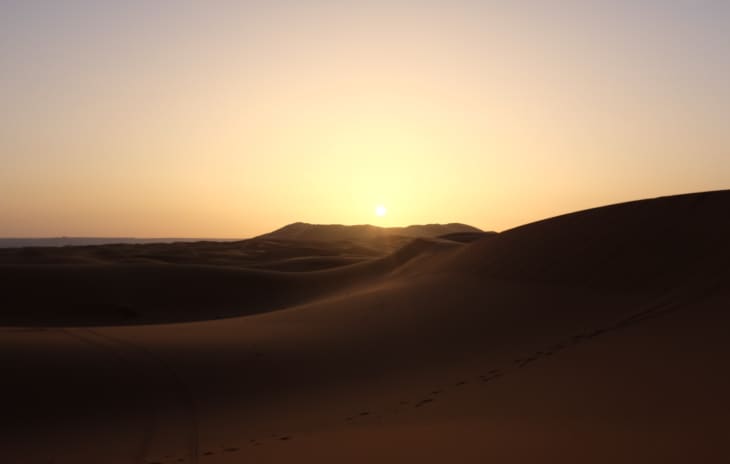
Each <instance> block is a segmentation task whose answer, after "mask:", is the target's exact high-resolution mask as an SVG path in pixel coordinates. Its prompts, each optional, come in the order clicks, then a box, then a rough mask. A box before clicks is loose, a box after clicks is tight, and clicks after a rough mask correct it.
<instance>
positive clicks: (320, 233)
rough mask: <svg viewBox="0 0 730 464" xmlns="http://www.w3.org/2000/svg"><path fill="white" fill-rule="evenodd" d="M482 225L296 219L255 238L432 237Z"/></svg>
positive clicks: (307, 239)
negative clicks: (393, 224) (349, 223)
mask: <svg viewBox="0 0 730 464" xmlns="http://www.w3.org/2000/svg"><path fill="white" fill-rule="evenodd" d="M482 232H483V231H482V230H481V229H477V228H476V227H472V226H469V225H466V224H459V223H450V224H423V225H412V226H407V227H378V226H373V225H369V224H363V225H353V226H346V225H341V224H308V223H305V222H295V223H293V224H289V225H287V226H284V227H282V228H281V229H277V230H275V231H273V232H269V233H268V234H263V235H260V236H258V237H256V239H273V240H301V241H337V240H372V239H377V238H380V237H389V236H390V237H420V238H424V237H427V238H432V237H440V236H443V235H450V234H464V233H471V234H474V233H482Z"/></svg>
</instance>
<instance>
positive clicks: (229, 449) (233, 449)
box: [223, 448, 238, 453]
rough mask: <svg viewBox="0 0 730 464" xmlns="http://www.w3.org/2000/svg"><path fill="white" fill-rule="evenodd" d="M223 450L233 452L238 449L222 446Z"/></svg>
mask: <svg viewBox="0 0 730 464" xmlns="http://www.w3.org/2000/svg"><path fill="white" fill-rule="evenodd" d="M223 451H225V452H226V453H234V452H236V451H238V448H224V449H223Z"/></svg>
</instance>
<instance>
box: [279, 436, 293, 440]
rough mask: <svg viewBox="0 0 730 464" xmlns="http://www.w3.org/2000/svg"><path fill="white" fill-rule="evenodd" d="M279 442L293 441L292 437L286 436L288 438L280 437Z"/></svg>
mask: <svg viewBox="0 0 730 464" xmlns="http://www.w3.org/2000/svg"><path fill="white" fill-rule="evenodd" d="M279 440H281V441H286V440H291V437H290V436H288V435H286V436H283V437H279Z"/></svg>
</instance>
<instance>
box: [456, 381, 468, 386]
mask: <svg viewBox="0 0 730 464" xmlns="http://www.w3.org/2000/svg"><path fill="white" fill-rule="evenodd" d="M467 383H469V382H467V381H466V380H462V381H460V382H456V383H455V384H454V386H456V387H461V386H462V385H466V384H467Z"/></svg>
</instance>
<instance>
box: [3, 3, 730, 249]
mask: <svg viewBox="0 0 730 464" xmlns="http://www.w3.org/2000/svg"><path fill="white" fill-rule="evenodd" d="M729 23H730V3H727V2H722V1H704V2H689V1H679V0H678V1H671V2H665V1H659V0H641V1H631V2H629V1H618V2H598V1H586V2H577V1H567V2H560V4H559V5H555V2H548V1H530V2H520V4H519V5H515V4H507V3H504V2H490V1H486V2H472V1H467V0H461V1H451V2H434V1H424V2H419V3H418V4H417V5H414V3H413V2H405V1H398V0H396V1H390V2H380V1H374V2H367V4H362V3H360V2H348V1H345V2H331V1H327V0H311V1H307V0H305V1H296V2H294V1H288V0H280V1H272V2H263V1H249V2H234V1H223V0H221V1H207V2H198V1H180V2H174V3H173V2H168V1H156V2H142V1H130V2H108V1H90V0H74V1H68V2H51V1H22V2H20V1H9V2H3V3H2V5H0V27H1V28H2V30H3V33H4V34H3V41H2V42H1V43H0V70H1V71H2V74H3V77H4V79H3V81H4V82H3V86H2V88H0V103H2V105H3V108H4V109H5V111H3V113H2V115H0V163H1V166H2V169H0V198H1V199H2V200H1V201H0V218H2V221H0V237H59V236H69V237H72V236H73V237H132V236H133V237H149V238H153V237H165V238H169V237H236V238H237V237H251V236H254V235H258V234H260V233H265V232H268V231H271V230H274V229H276V228H278V227H281V226H282V225H284V224H288V223H291V222H294V221H304V222H310V223H343V224H362V223H371V224H374V225H382V226H395V225H408V224H424V223H434V222H438V223H448V222H461V223H465V224H470V225H473V226H476V227H479V228H482V229H485V230H499V231H501V230H505V229H509V228H511V227H515V226H518V225H521V224H524V223H528V222H531V221H535V220H539V219H543V218H547V217H551V216H555V215H557V214H561V213H567V212H570V211H575V210H579V209H585V208H590V207H594V206H601V205H606V204H611V203H617V202H622V201H630V200H635V199H640V198H652V197H657V196H662V195H672V194H680V193H687V192H696V191H707V190H718V189H723V188H728V187H729V186H730V185H728V179H730V156H729V155H728V147H730V132H728V131H727V127H726V126H727V121H729V120H730V87H728V85H727V82H730V55H729V54H728V53H727V48H728V45H729V44H730V29H728V27H727V24H729ZM378 205H384V206H385V207H387V214H385V215H384V216H376V214H375V208H376V207H377V206H378Z"/></svg>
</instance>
